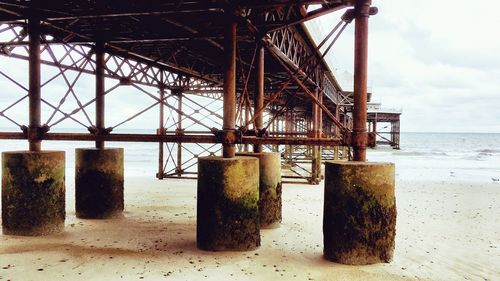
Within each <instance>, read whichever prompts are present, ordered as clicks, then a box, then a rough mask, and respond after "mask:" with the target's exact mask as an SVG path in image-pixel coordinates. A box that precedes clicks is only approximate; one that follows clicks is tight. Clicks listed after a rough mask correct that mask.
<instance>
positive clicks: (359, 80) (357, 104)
mask: <svg viewBox="0 0 500 281" xmlns="http://www.w3.org/2000/svg"><path fill="white" fill-rule="evenodd" d="M370 5H371V0H358V1H356V3H355V11H356V17H355V18H356V20H355V21H356V22H355V34H354V110H353V119H354V120H353V143H354V144H353V149H354V155H353V160H354V161H366V147H367V146H368V135H367V131H366V111H367V105H366V102H367V96H366V92H367V74H368V17H369V16H370Z"/></svg>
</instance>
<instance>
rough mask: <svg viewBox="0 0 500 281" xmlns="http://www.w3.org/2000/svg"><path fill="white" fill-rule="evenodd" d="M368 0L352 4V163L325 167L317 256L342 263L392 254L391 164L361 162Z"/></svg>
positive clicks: (387, 257)
mask: <svg viewBox="0 0 500 281" xmlns="http://www.w3.org/2000/svg"><path fill="white" fill-rule="evenodd" d="M370 5H371V1H370V0H358V1H356V2H355V8H354V11H353V15H354V17H355V19H356V27H355V58H354V60H355V63H354V66H355V70H354V73H355V74H354V113H353V118H354V120H353V121H354V122H353V124H354V132H353V136H352V139H353V147H354V157H353V158H354V160H355V161H351V162H341V161H337V162H335V161H332V162H327V163H326V165H325V171H326V178H325V193H324V196H325V199H324V210H323V243H324V248H323V253H324V256H325V258H326V259H328V260H332V261H336V262H340V263H344V264H371V263H378V262H389V261H390V260H391V259H392V255H393V251H394V238H395V232H396V202H395V201H396V200H395V196H394V185H395V182H394V177H395V176H394V174H395V171H394V164H392V163H369V162H365V161H366V146H367V133H366V81H367V54H368V52H367V51H368V48H367V47H368V17H369V15H373V14H376V9H375V8H370Z"/></svg>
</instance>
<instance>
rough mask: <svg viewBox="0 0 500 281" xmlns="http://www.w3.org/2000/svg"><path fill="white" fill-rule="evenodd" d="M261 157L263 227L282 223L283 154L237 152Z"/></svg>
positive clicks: (242, 154) (260, 204) (272, 226)
mask: <svg viewBox="0 0 500 281" xmlns="http://www.w3.org/2000/svg"><path fill="white" fill-rule="evenodd" d="M236 155H238V156H250V157H257V158H259V213H260V227H261V228H276V227H279V225H280V223H281V188H282V182H281V155H280V154H279V153H277V152H261V153H252V152H249V153H237V154H236Z"/></svg>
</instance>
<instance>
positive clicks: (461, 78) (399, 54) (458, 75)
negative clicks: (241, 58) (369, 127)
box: [309, 0, 500, 132]
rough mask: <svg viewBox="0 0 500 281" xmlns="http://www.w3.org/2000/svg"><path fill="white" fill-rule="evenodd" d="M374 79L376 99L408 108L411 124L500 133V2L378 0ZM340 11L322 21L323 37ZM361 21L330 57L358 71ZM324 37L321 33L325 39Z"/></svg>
mask: <svg viewBox="0 0 500 281" xmlns="http://www.w3.org/2000/svg"><path fill="white" fill-rule="evenodd" d="M373 4H374V5H375V6H378V7H379V14H378V15H376V16H374V17H371V18H370V38H369V86H370V87H371V89H372V92H373V94H374V95H373V99H374V100H377V101H382V102H383V105H384V106H387V107H396V108H402V109H403V115H402V129H403V130H404V131H446V132H451V131H460V132H464V131H470V132H479V131H483V132H500V124H499V123H500V122H498V120H500V113H499V112H500V111H499V110H498V108H497V107H498V105H500V94H499V91H500V79H499V78H498V77H500V54H499V52H498V50H500V36H497V35H498V31H497V28H498V26H500V17H498V15H497V12H498V10H500V2H498V1H494V0H485V1H481V3H480V5H478V4H469V5H463V4H459V3H457V2H456V1H452V0H444V1H430V0H422V1H410V0H385V1H376V0H374V1H373ZM340 15H341V13H340V12H339V13H335V14H332V15H329V16H327V17H322V18H319V19H317V20H315V21H316V22H315V23H311V24H309V27H310V28H313V29H314V28H315V27H317V26H321V27H322V28H316V31H313V32H312V34H313V36H315V37H316V38H322V37H323V36H324V34H325V33H322V32H324V30H328V29H329V28H331V26H333V24H334V23H335V21H336V19H338V18H339V17H340ZM353 34H354V26H353V25H351V26H350V27H349V28H348V29H346V31H345V32H344V34H343V35H342V37H341V39H340V40H339V41H338V42H337V45H336V46H335V47H334V50H333V53H334V54H333V55H329V56H327V59H328V60H329V63H330V65H331V66H332V68H333V69H336V70H337V73H342V72H344V71H345V70H347V71H349V72H350V73H352V72H353V46H354V45H353V44H354V39H353ZM319 40H321V39H319Z"/></svg>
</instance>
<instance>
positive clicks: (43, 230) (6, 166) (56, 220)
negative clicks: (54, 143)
mask: <svg viewBox="0 0 500 281" xmlns="http://www.w3.org/2000/svg"><path fill="white" fill-rule="evenodd" d="M40 30H41V27H40V21H39V20H38V19H36V18H30V19H29V20H28V34H29V127H28V128H27V131H26V133H27V135H28V141H29V151H11V152H4V153H2V226H3V233H4V234H11V235H29V236H38V235H46V234H51V233H57V232H60V231H62V230H63V229H64V219H65V215H66V213H65V186H64V177H65V170H64V164H65V163H64V160H65V154H64V151H41V142H42V139H43V136H44V134H45V132H46V131H47V129H48V128H47V127H46V126H41V85H40V77H41V73H40Z"/></svg>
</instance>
